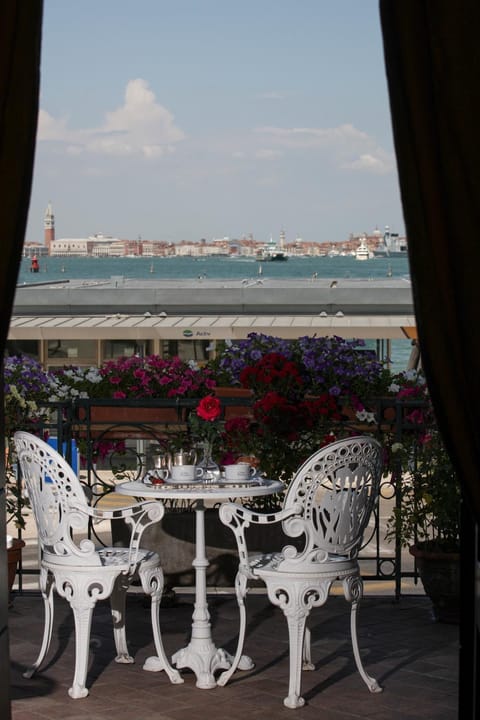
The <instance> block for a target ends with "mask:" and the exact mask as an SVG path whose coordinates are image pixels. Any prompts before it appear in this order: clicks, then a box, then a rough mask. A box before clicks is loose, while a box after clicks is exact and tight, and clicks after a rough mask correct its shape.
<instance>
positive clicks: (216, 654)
mask: <svg viewBox="0 0 480 720" xmlns="http://www.w3.org/2000/svg"><path fill="white" fill-rule="evenodd" d="M115 490H116V492H119V493H122V494H123V495H133V496H134V497H138V498H151V499H153V498H157V499H158V500H193V501H195V502H194V505H193V509H194V510H195V557H194V560H193V563H192V566H193V568H194V570H195V605H194V610H193V615H192V634H191V637H190V642H189V643H188V645H187V646H186V647H184V648H181V649H180V650H178V651H177V652H176V653H174V655H173V656H172V663H174V664H175V665H176V667H177V668H179V669H181V668H184V667H189V668H191V669H192V670H193V672H194V673H195V675H196V676H197V683H196V685H197V687H198V688H202V689H205V690H208V689H210V688H214V687H216V685H217V682H216V680H215V671H216V670H228V668H229V667H230V665H231V660H232V658H231V656H230V654H229V653H227V652H226V650H224V649H222V648H217V647H216V646H215V644H214V642H213V639H212V629H211V624H210V614H209V612H208V602H207V568H208V565H209V562H208V559H207V557H206V554H205V508H206V506H205V501H209V500H210V501H211V500H213V501H218V500H229V499H232V498H236V497H243V498H246V497H259V496H262V495H273V494H275V493H280V492H283V490H284V485H283V483H281V482H280V481H279V480H267V479H264V478H261V477H254V478H252V480H250V481H248V482H244V483H241V482H238V483H233V482H222V480H219V482H218V483H217V482H216V483H210V482H208V483H206V482H203V481H198V482H192V483H182V484H179V483H169V482H165V483H162V484H160V485H151V484H147V483H144V482H142V481H135V482H126V483H120V484H119V485H117V486H116V488H115ZM238 667H239V669H240V670H250V669H251V668H252V667H253V663H252V661H251V659H250V658H249V657H247V656H243V657H242V659H241V661H240V663H239V666H238ZM144 669H145V670H151V671H154V672H155V671H157V670H162V669H163V665H162V666H161V661H160V659H159V658H157V657H150V658H147V660H146V661H145V664H144Z"/></svg>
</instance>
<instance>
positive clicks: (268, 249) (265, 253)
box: [255, 238, 288, 262]
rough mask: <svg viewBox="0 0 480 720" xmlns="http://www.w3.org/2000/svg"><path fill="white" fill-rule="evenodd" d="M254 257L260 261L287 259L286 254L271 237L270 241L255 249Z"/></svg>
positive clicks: (281, 260)
mask: <svg viewBox="0 0 480 720" xmlns="http://www.w3.org/2000/svg"><path fill="white" fill-rule="evenodd" d="M255 258H256V260H259V261H261V262H285V260H288V255H287V253H286V252H284V250H283V249H282V248H281V247H279V246H278V245H277V244H276V243H275V242H274V241H273V238H270V242H268V243H267V244H266V245H263V247H261V248H260V249H259V250H258V251H257V253H256V255H255Z"/></svg>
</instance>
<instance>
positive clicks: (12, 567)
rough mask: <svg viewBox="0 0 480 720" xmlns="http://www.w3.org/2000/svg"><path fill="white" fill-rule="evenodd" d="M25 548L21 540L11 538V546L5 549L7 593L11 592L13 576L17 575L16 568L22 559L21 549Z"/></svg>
mask: <svg viewBox="0 0 480 720" xmlns="http://www.w3.org/2000/svg"><path fill="white" fill-rule="evenodd" d="M23 547H25V543H24V541H23V540H19V539H18V538H13V541H12V546H11V547H9V548H7V558H8V591H9V592H12V588H13V583H14V582H15V575H16V574H17V566H18V563H19V561H20V559H21V557H22V548H23Z"/></svg>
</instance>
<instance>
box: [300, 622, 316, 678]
mask: <svg viewBox="0 0 480 720" xmlns="http://www.w3.org/2000/svg"><path fill="white" fill-rule="evenodd" d="M302 661H303V662H302V670H315V665H314V664H313V663H312V640H311V633H310V628H308V627H307V626H305V637H304V639H303V653H302Z"/></svg>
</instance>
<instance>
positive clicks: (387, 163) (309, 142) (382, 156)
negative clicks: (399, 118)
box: [255, 123, 395, 174]
mask: <svg viewBox="0 0 480 720" xmlns="http://www.w3.org/2000/svg"><path fill="white" fill-rule="evenodd" d="M255 132H256V133H258V134H260V135H262V139H263V142H264V144H268V143H269V144H270V146H271V147H270V150H271V151H272V153H273V152H275V151H277V152H278V148H281V149H282V150H284V151H290V152H293V151H303V150H314V151H315V150H317V151H319V152H323V153H326V154H328V155H330V156H331V159H332V162H333V164H334V165H335V166H336V167H338V168H341V169H343V170H356V171H363V172H367V173H374V174H387V173H391V172H392V171H393V170H394V169H395V159H394V155H393V153H388V152H387V151H385V150H383V149H382V148H380V147H378V145H377V144H376V142H375V140H374V139H373V138H372V137H371V136H370V135H368V133H365V132H363V131H362V130H358V129H357V128H356V127H354V126H353V125H351V124H348V123H347V124H344V125H339V126H338V127H333V128H308V127H307V128H305V127H293V128H281V127H271V126H270V127H260V128H257V129H256V130H255ZM266 151H267V150H266V149H263V150H261V151H258V152H261V153H266ZM257 156H259V155H258V153H257ZM263 156H264V157H266V155H265V154H264V155H263Z"/></svg>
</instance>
